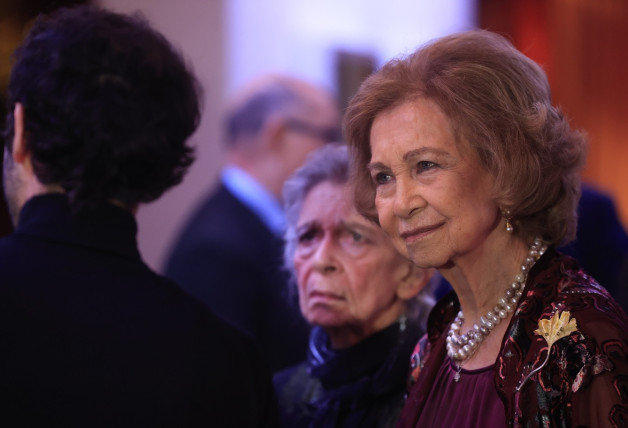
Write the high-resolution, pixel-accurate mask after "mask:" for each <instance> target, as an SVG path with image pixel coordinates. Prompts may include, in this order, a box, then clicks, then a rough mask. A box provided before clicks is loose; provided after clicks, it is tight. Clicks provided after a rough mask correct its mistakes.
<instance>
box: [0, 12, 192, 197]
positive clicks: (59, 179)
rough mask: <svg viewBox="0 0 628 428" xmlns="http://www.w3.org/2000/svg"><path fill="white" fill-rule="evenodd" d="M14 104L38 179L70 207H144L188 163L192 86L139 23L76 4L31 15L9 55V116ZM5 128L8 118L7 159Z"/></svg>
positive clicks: (175, 58)
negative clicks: (54, 189)
mask: <svg viewBox="0 0 628 428" xmlns="http://www.w3.org/2000/svg"><path fill="white" fill-rule="evenodd" d="M17 103H20V104H21V105H22V106H23V109H24V136H25V148H26V150H27V151H28V152H29V154H30V155H31V161H32V165H33V171H34V172H35V174H36V176H37V179H38V180H39V182H41V183H42V184H43V185H56V186H59V187H61V188H62V189H63V190H65V191H66V192H67V194H68V196H69V199H70V202H71V204H72V205H73V206H74V207H75V208H78V207H82V206H90V205H91V206H93V205H96V204H99V203H102V202H106V201H111V200H115V201H118V202H121V203H123V204H125V205H127V206H135V205H137V204H138V203H140V202H147V201H151V200H153V199H156V198H158V197H159V196H160V195H161V194H162V193H163V192H164V191H165V190H166V189H168V188H169V187H171V186H173V185H175V184H178V183H179V182H180V181H181V180H182V178H183V176H184V174H185V172H186V171H187V168H188V167H189V165H190V164H191V163H192V161H193V155H192V149H191V147H189V146H188V145H186V141H187V139H188V137H189V136H190V135H191V134H192V133H193V132H194V131H195V129H196V127H197V126H198V123H199V119H200V106H199V87H198V84H197V81H196V79H195V78H194V76H193V74H192V73H191V71H190V70H189V69H188V67H187V66H186V64H185V63H184V61H183V59H182V58H181V56H180V55H179V54H178V53H177V52H176V50H175V49H174V48H173V47H172V45H171V44H170V43H169V42H168V41H167V40H166V39H165V38H164V37H163V36H162V35H161V34H159V33H158V32H156V31H155V30H153V29H152V28H151V27H150V26H149V24H148V23H147V22H146V21H145V20H144V19H143V18H141V17H139V16H125V15H120V14H116V13H113V12H110V11H106V10H102V9H98V8H94V7H89V6H88V7H85V6H83V7H79V8H73V9H62V10H60V11H57V12H56V13H54V14H53V15H51V16H49V17H40V18H39V19H38V20H37V21H36V22H35V24H34V25H33V27H32V29H31V31H30V33H29V34H28V36H27V38H26V40H25V41H24V43H23V44H22V45H21V47H20V48H18V50H17V51H16V53H15V65H14V67H13V70H12V74H11V79H10V83H9V90H8V107H9V111H11V112H12V111H13V109H14V107H15V105H16V104H17ZM13 121H14V118H13V115H12V114H11V113H10V114H9V115H8V117H7V122H6V125H7V126H6V130H5V141H6V144H7V146H8V147H7V148H8V150H9V152H10V151H11V143H12V139H13V133H14V128H13V123H14V122H13Z"/></svg>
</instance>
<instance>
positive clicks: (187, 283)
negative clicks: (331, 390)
mask: <svg viewBox="0 0 628 428" xmlns="http://www.w3.org/2000/svg"><path fill="white" fill-rule="evenodd" d="M282 251H283V243H282V240H281V239H280V238H279V237H276V236H275V235H273V234H272V232H271V231H270V230H269V229H268V228H267V227H266V225H265V224H264V223H263V222H262V221H261V220H260V219H259V218H258V217H257V215H256V214H254V213H253V212H252V211H251V210H250V209H249V208H248V207H246V206H245V205H244V204H242V203H241V202H240V201H239V200H238V199H236V197H235V196H234V195H233V194H232V193H231V192H229V190H227V189H226V188H225V187H224V186H223V185H220V186H219V187H218V189H217V190H216V191H215V192H214V193H213V194H211V195H210V196H209V198H208V199H207V200H206V201H205V202H204V203H203V204H202V205H201V206H200V209H199V210H198V211H197V212H196V213H195V215H193V217H192V218H191V220H190V221H189V223H188V224H187V226H186V228H185V229H184V231H183V234H182V235H181V237H180V238H179V241H178V242H177V244H176V245H175V246H174V249H173V251H172V254H171V256H170V259H169V261H168V264H167V267H166V275H167V276H169V277H171V278H172V279H174V280H175V281H177V283H179V284H181V286H182V287H183V288H184V289H185V290H187V291H188V292H189V293H190V294H192V295H194V296H196V297H198V298H199V299H200V300H202V301H203V302H205V304H206V305H207V306H208V307H209V308H211V309H212V310H213V311H214V312H215V313H216V314H217V315H219V316H221V317H223V318H224V319H225V320H227V321H228V322H230V323H232V324H233V325H235V326H236V327H238V328H240V329H242V330H244V331H246V332H248V333H250V334H251V335H253V336H254V337H255V338H257V340H258V341H259V343H260V345H261V347H262V349H263V350H264V352H265V354H266V356H267V358H268V361H269V365H270V368H271V371H273V372H274V371H276V370H279V369H281V368H283V367H287V366H289V365H293V364H296V363H298V362H301V361H303V360H304V359H305V355H306V349H307V338H308V332H309V328H308V326H307V325H306V323H305V321H304V320H303V319H302V317H301V314H300V313H299V310H298V305H297V303H296V299H295V300H294V301H292V300H290V293H289V289H288V285H287V282H288V274H287V273H286V272H285V271H284V270H283V268H282V267H281V266H282V265H283V263H282ZM292 297H293V298H294V297H296V293H293V296H292Z"/></svg>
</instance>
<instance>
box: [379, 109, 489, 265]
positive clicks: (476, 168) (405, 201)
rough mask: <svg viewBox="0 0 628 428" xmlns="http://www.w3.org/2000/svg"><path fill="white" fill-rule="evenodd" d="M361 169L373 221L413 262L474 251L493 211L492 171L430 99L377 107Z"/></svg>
mask: <svg viewBox="0 0 628 428" xmlns="http://www.w3.org/2000/svg"><path fill="white" fill-rule="evenodd" d="M370 137H371V152H372V157H371V162H370V164H369V169H370V173H371V177H372V179H373V182H374V183H375V186H376V191H375V206H376V208H377V213H378V217H379V221H380V224H381V225H382V227H383V228H384V230H386V232H387V233H388V234H389V235H390V237H391V238H392V240H393V243H394V245H395V247H396V248H397V249H398V250H399V251H400V252H401V253H403V254H405V255H407V256H408V257H409V258H410V259H411V260H412V261H414V262H415V263H416V264H417V265H418V266H421V267H436V268H441V267H447V266H450V263H452V262H453V263H457V262H459V261H460V260H459V258H460V257H466V256H470V257H469V258H468V259H469V260H474V257H475V256H480V255H481V251H482V248H483V245H484V244H485V243H486V242H487V240H489V239H491V237H492V236H496V230H497V227H496V226H497V225H498V224H499V221H500V218H501V215H500V212H499V208H498V206H497V204H496V203H495V201H494V199H493V198H492V197H491V190H492V185H493V178H492V176H491V174H490V173H489V172H487V171H485V170H484V169H483V168H482V167H481V165H480V163H479V161H478V159H477V157H476V155H475V154H474V153H473V152H472V151H471V150H470V149H469V148H468V146H467V144H466V142H462V143H460V144H456V141H455V138H454V134H453V131H452V129H451V126H450V125H449V121H448V119H447V117H446V116H445V114H444V113H443V112H442V111H441V109H440V108H439V107H438V106H437V105H436V104H435V103H433V102H432V101H430V100H427V99H417V100H412V101H408V102H406V103H404V104H401V105H399V106H396V107H394V108H392V109H390V110H387V111H384V112H382V113H380V114H378V115H377V116H376V117H375V120H374V121H373V126H372V127H371V135H370Z"/></svg>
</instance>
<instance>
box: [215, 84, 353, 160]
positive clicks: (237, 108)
mask: <svg viewBox="0 0 628 428" xmlns="http://www.w3.org/2000/svg"><path fill="white" fill-rule="evenodd" d="M274 118H277V119H280V120H283V121H284V122H287V124H288V126H297V125H294V122H296V121H304V120H306V119H309V120H314V121H315V123H317V122H320V123H321V126H320V129H321V131H329V134H328V135H324V132H321V135H320V137H321V138H324V139H329V140H330V141H331V140H334V141H338V140H339V139H340V138H341V136H340V133H339V125H338V111H337V107H336V104H335V100H334V99H333V97H332V94H331V93H329V92H328V91H326V90H325V89H323V88H321V87H318V86H316V85H314V84H312V83H309V82H307V81H305V80H302V79H299V78H296V77H293V76H288V75H281V74H266V75H262V76H259V77H257V78H255V79H253V80H252V81H250V82H248V83H247V84H246V85H244V86H243V87H242V88H240V89H239V91H238V92H237V93H236V94H235V95H234V96H233V97H232V99H231V100H230V103H229V105H228V107H227V113H226V119H225V140H226V143H227V146H228V147H232V148H233V147H235V146H238V144H241V143H242V141H244V140H251V139H255V137H256V136H257V135H259V134H260V133H261V132H262V130H263V128H264V126H265V125H266V124H267V123H268V122H269V121H270V120H271V119H274ZM313 128H314V126H313ZM334 131H335V132H336V133H335V134H334V133H333V132H334ZM312 132H314V131H312Z"/></svg>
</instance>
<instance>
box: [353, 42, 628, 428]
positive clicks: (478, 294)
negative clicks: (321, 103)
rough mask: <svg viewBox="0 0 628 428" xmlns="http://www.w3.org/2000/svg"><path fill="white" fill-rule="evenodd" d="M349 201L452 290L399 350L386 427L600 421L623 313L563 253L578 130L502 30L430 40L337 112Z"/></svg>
mask: <svg viewBox="0 0 628 428" xmlns="http://www.w3.org/2000/svg"><path fill="white" fill-rule="evenodd" d="M345 126H346V133H347V139H348V142H349V145H350V148H351V152H352V155H353V161H354V162H353V169H354V173H355V180H354V182H355V198H356V204H357V207H358V210H359V211H360V212H362V213H363V214H364V215H366V216H367V217H369V218H371V219H372V220H374V221H376V222H379V224H380V225H381V227H382V228H383V229H384V230H385V231H386V232H387V233H388V234H389V235H390V236H391V238H392V240H393V243H394V244H395V246H396V247H397V249H398V250H399V251H400V252H402V253H403V254H405V255H407V256H408V257H409V258H410V259H411V260H412V261H414V263H415V264H417V265H418V266H420V267H424V268H430V267H434V268H437V269H438V270H439V272H440V273H441V274H442V275H443V276H444V277H445V278H446V279H447V280H448V281H449V282H450V284H451V285H452V288H453V291H454V292H453V293H451V294H449V295H447V296H445V297H444V298H443V299H442V300H441V301H440V302H439V303H438V304H437V306H436V307H435V308H434V309H433V311H432V313H431V315H430V322H429V324H428V332H427V335H426V337H424V338H423V339H422V340H421V341H420V342H419V345H418V346H417V349H416V353H415V354H414V355H413V361H412V364H413V376H412V379H413V381H414V384H413V385H412V387H411V390H410V392H409V396H408V399H407V401H406V404H405V407H404V411H403V413H402V417H401V421H400V423H399V426H402V427H414V426H426V427H428V426H429V427H431V426H457V427H479V426H482V427H485V426H515V427H520V426H526V427H528V426H550V425H551V426H613V425H620V424H621V421H625V419H626V412H627V411H628V401H627V400H628V394H626V392H625V391H626V386H628V385H627V380H626V379H628V377H627V375H628V361H627V360H628V357H627V356H628V337H627V335H626V330H627V329H628V319H627V318H626V315H625V314H624V313H623V311H622V310H621V309H620V308H619V306H618V305H617V304H616V303H615V301H613V299H612V298H611V297H610V295H609V294H608V293H607V292H606V290H604V289H603V288H602V287H600V286H599V285H598V284H597V283H596V281H595V280H594V279H593V278H591V277H590V276H588V275H586V273H584V272H583V271H582V270H581V269H580V267H579V266H578V265H577V263H576V262H575V261H574V260H573V259H571V258H569V257H567V256H563V255H561V254H559V253H558V252H556V251H555V246H556V245H558V244H559V243H562V242H566V241H568V240H570V239H572V237H573V236H574V233H575V226H576V214H575V213H576V205H577V202H578V197H579V188H580V181H579V171H580V169H581V167H582V165H583V164H584V161H585V156H586V143H585V139H584V137H583V136H582V135H581V134H580V133H578V132H576V131H574V130H572V129H571V128H570V126H569V124H568V122H567V120H566V119H565V118H564V116H563V114H562V113H561V111H560V110H559V109H558V108H556V107H554V106H553V105H552V103H551V97H550V88H549V85H548V83H547V79H546V76H545V74H544V72H543V71H542V70H541V68H540V67H539V66H538V65H537V64H535V63H534V62H533V61H531V60H530V59H528V58H527V57H525V56H524V55H523V54H522V53H520V52H519V51H517V50H516V49H515V48H514V47H513V46H512V45H511V44H510V43H509V42H508V41H506V40H505V39H504V38H503V37H501V36H498V35H496V34H494V33H490V32H487V31H471V32H466V33H461V34H455V35H451V36H447V37H444V38H441V39H438V40H436V41H433V42H432V43H429V44H427V45H425V46H423V47H421V48H419V49H418V50H417V51H416V52H414V53H413V54H411V55H409V56H408V57H406V58H401V59H395V60H393V61H391V62H389V63H388V64H386V65H385V66H384V67H382V68H381V69H380V70H379V71H377V72H376V73H374V74H373V75H372V76H371V77H369V78H368V79H367V80H366V81H365V82H364V83H363V84H362V86H361V87H360V89H359V91H358V92H357V94H356V95H355V97H354V98H353V99H352V101H351V103H350V105H349V108H348V110H347V114H346V117H345Z"/></svg>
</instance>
